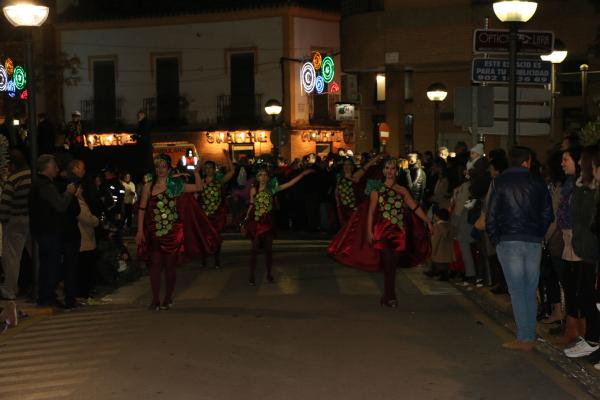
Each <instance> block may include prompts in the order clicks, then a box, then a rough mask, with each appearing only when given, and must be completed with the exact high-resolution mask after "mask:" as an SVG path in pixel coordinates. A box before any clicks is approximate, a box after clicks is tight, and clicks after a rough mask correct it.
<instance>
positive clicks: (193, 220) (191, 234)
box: [136, 154, 220, 310]
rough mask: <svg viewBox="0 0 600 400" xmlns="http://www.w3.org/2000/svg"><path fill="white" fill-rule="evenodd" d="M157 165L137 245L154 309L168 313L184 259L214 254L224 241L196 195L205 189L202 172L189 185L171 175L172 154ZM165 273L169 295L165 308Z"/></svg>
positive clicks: (145, 198) (148, 185)
mask: <svg viewBox="0 0 600 400" xmlns="http://www.w3.org/2000/svg"><path fill="white" fill-rule="evenodd" d="M154 166H155V175H154V176H153V177H152V178H151V179H149V181H148V182H147V183H146V184H145V185H144V188H143V189H142V196H141V201H140V206H139V211H138V231H137V235H136V243H137V246H138V249H137V253H138V257H139V258H140V259H142V260H145V261H146V263H147V264H148V268H149V270H150V285H151V287H152V303H151V305H150V309H151V310H159V309H167V310H168V309H169V308H171V305H172V302H173V291H174V289H175V281H176V268H177V266H178V265H179V264H180V263H181V262H182V261H183V259H184V258H186V259H192V258H195V257H198V256H204V255H205V254H207V253H212V252H214V251H215V250H216V249H217V247H218V246H219V242H220V238H219V235H218V233H217V232H216V231H215V230H214V228H213V227H212V225H211V224H210V223H209V221H208V218H207V217H206V214H204V212H203V211H202V209H201V208H200V206H199V205H198V202H197V201H196V199H195V198H194V196H193V193H195V192H199V191H200V190H202V180H201V179H200V175H199V172H198V169H195V170H194V177H195V181H194V182H195V183H194V184H185V183H184V181H183V180H182V179H180V178H175V177H172V176H171V158H170V157H169V156H168V155H166V154H160V155H158V156H157V157H156V158H155V160H154ZM163 270H164V271H165V280H166V293H165V297H164V301H163V303H162V305H161V304H160V299H159V298H160V286H161V274H162V271H163Z"/></svg>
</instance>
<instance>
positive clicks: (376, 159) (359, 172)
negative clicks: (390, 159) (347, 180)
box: [352, 153, 384, 182]
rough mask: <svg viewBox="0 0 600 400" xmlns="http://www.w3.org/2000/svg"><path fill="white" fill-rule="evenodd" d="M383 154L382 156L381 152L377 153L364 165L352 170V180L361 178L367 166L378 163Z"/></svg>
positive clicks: (356, 180) (355, 180)
mask: <svg viewBox="0 0 600 400" xmlns="http://www.w3.org/2000/svg"><path fill="white" fill-rule="evenodd" d="M383 156H384V155H383V153H380V154H377V155H376V156H375V157H373V158H372V159H370V160H369V162H368V163H366V164H365V166H364V167H360V168H359V169H357V170H356V171H355V172H354V174H352V180H353V181H354V182H358V181H360V178H362V177H363V176H364V174H365V172H367V170H368V169H369V168H371V167H372V166H374V165H375V164H377V163H379V161H381V159H382V158H383Z"/></svg>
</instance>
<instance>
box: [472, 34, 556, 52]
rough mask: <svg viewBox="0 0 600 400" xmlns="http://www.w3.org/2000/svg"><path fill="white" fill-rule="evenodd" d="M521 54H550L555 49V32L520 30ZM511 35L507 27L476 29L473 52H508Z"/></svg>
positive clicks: (519, 47) (519, 44) (519, 45)
mask: <svg viewBox="0 0 600 400" xmlns="http://www.w3.org/2000/svg"><path fill="white" fill-rule="evenodd" d="M517 40H518V45H517V47H518V48H517V52H518V53H519V54H532V55H540V54H548V53H550V52H552V50H553V49H554V33H553V32H550V31H519V32H518V34H517ZM509 42H510V36H509V33H508V30H505V29H489V30H487V29H476V30H475V32H474V33H473V52H475V53H508V50H509V48H508V47H509Z"/></svg>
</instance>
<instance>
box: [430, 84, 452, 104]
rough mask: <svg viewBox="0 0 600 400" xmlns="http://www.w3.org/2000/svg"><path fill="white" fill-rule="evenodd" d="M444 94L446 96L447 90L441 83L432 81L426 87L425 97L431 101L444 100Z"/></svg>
mask: <svg viewBox="0 0 600 400" xmlns="http://www.w3.org/2000/svg"><path fill="white" fill-rule="evenodd" d="M446 96H448V90H446V86H444V85H443V84H441V83H433V84H431V85H430V86H429V87H428V88H427V98H428V99H429V100H431V101H444V100H445V99H446Z"/></svg>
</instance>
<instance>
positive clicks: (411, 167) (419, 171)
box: [405, 153, 427, 204]
mask: <svg viewBox="0 0 600 400" xmlns="http://www.w3.org/2000/svg"><path fill="white" fill-rule="evenodd" d="M405 172H406V179H407V181H408V190H410V192H411V194H412V197H413V198H414V199H415V201H416V202H417V203H419V204H421V203H422V201H423V200H424V195H425V188H426V187H427V175H426V174H425V170H424V169H423V167H422V166H421V160H419V155H418V154H417V153H410V154H409V155H408V169H407V170H406V171H405Z"/></svg>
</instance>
